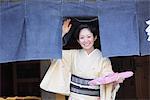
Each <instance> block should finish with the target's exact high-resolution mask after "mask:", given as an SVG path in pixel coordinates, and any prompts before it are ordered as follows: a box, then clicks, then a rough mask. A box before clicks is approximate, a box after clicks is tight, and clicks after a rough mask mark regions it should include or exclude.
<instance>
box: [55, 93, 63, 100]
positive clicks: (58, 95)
mask: <svg viewBox="0 0 150 100" xmlns="http://www.w3.org/2000/svg"><path fill="white" fill-rule="evenodd" d="M56 100H65V96H64V95H60V94H56Z"/></svg>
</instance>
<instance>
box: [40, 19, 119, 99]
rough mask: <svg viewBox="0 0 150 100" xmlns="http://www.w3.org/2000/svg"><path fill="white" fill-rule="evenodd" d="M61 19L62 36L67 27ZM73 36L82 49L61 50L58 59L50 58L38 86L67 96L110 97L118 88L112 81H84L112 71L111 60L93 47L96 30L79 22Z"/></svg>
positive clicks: (112, 96)
mask: <svg viewBox="0 0 150 100" xmlns="http://www.w3.org/2000/svg"><path fill="white" fill-rule="evenodd" d="M70 21H71V20H70V19H67V20H66V21H64V24H63V27H62V37H63V36H64V35H65V34H66V33H68V32H69V30H70V28H71V24H70ZM75 37H76V39H77V41H78V43H79V44H80V45H81V47H82V49H78V50H63V54H62V59H59V60H53V61H52V63H51V66H50V68H49V69H48V71H47V73H46V75H45V76H44V78H43V80H42V82H41V84H40V87H41V88H42V89H44V90H46V91H50V92H54V93H60V94H64V95H68V96H69V100H113V99H115V94H116V92H117V90H118V88H119V85H116V86H115V87H114V89H113V84H106V85H100V86H99V85H96V86H90V85H89V84H88V82H89V81H90V80H93V79H96V78H98V77H103V76H106V75H108V74H110V73H113V70H112V66H111V62H110V60H109V59H108V58H105V57H103V56H102V54H101V52H100V50H99V49H96V48H94V42H95V41H96V39H97V34H96V33H94V32H93V30H92V28H90V27H89V26H88V25H80V26H79V28H78V30H77V32H76V34H75Z"/></svg>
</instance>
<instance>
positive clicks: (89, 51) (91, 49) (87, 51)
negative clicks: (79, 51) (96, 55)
mask: <svg viewBox="0 0 150 100" xmlns="http://www.w3.org/2000/svg"><path fill="white" fill-rule="evenodd" d="M94 50H95V48H94V47H92V48H90V49H85V51H86V53H87V54H88V55H89V54H90V53H91V52H92V51H94Z"/></svg>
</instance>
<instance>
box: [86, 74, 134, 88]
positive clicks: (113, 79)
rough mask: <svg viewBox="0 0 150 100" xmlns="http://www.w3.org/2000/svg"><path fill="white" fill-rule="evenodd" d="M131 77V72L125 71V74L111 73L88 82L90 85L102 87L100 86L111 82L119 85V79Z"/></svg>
mask: <svg viewBox="0 0 150 100" xmlns="http://www.w3.org/2000/svg"><path fill="white" fill-rule="evenodd" d="M131 76H133V72H132V71H126V72H121V73H118V72H116V73H111V74H109V75H107V76H104V77H99V78H96V79H94V80H92V81H90V82H89V84H90V85H102V84H108V83H112V82H116V83H119V79H121V80H124V79H125V78H129V77H131Z"/></svg>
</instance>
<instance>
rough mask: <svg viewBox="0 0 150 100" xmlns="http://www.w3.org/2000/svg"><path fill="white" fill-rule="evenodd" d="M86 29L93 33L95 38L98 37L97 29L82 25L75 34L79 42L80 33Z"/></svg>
mask: <svg viewBox="0 0 150 100" xmlns="http://www.w3.org/2000/svg"><path fill="white" fill-rule="evenodd" d="M84 28H87V29H88V30H89V31H90V32H91V33H93V36H94V37H95V36H97V35H98V32H97V30H96V28H94V27H92V26H89V25H87V24H81V25H79V27H78V28H77V30H76V32H75V34H74V37H75V38H76V40H79V34H80V31H81V30H82V29H84Z"/></svg>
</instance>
